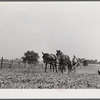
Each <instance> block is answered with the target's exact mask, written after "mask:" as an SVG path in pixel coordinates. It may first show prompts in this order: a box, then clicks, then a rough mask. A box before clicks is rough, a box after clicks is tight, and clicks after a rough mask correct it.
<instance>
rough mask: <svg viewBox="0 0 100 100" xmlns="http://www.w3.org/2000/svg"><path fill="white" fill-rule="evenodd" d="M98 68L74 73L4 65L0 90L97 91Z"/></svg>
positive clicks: (1, 71) (41, 65) (39, 65)
mask: <svg viewBox="0 0 100 100" xmlns="http://www.w3.org/2000/svg"><path fill="white" fill-rule="evenodd" d="M98 69H99V66H96V65H89V66H87V67H86V68H85V67H84V66H80V67H78V68H77V69H76V73H74V72H72V73H70V74H68V73H67V71H66V72H64V73H63V74H62V73H56V72H50V70H49V68H48V69H47V73H45V72H44V65H43V64H41V63H40V64H37V65H34V66H30V65H27V66H26V67H24V65H23V64H21V65H20V66H17V65H16V66H14V67H12V68H9V67H7V65H4V67H3V69H0V88H1V89H16V88H17V89H91V88H92V89H99V88H100V76H99V75H98V73H97V70H98Z"/></svg>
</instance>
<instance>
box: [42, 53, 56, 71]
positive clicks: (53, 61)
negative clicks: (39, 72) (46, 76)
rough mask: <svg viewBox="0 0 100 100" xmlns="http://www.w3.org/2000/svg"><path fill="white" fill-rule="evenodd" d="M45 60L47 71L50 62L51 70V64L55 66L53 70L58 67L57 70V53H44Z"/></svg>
mask: <svg viewBox="0 0 100 100" xmlns="http://www.w3.org/2000/svg"><path fill="white" fill-rule="evenodd" d="M42 54H43V56H42V58H43V62H44V63H45V72H46V70H47V65H48V64H50V71H51V66H52V67H53V72H54V69H56V72H57V67H56V55H54V54H48V53H43V52H42Z"/></svg>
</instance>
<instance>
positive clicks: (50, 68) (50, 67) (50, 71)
mask: <svg viewBox="0 0 100 100" xmlns="http://www.w3.org/2000/svg"><path fill="white" fill-rule="evenodd" d="M50 72H51V64H50Z"/></svg>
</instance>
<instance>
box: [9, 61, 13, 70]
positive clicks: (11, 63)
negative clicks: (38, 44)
mask: <svg viewBox="0 0 100 100" xmlns="http://www.w3.org/2000/svg"><path fill="white" fill-rule="evenodd" d="M12 66H13V60H11V62H10V66H9V68H12Z"/></svg>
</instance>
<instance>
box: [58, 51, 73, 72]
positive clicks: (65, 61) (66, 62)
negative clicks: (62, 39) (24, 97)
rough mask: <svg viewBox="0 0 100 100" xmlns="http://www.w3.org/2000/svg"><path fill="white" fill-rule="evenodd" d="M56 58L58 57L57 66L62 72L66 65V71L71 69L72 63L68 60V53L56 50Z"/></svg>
mask: <svg viewBox="0 0 100 100" xmlns="http://www.w3.org/2000/svg"><path fill="white" fill-rule="evenodd" d="M56 52H57V53H56V55H57V58H58V59H59V68H60V70H61V72H62V73H63V72H64V71H65V70H66V67H65V66H67V67H68V73H69V72H71V71H72V64H71V61H70V57H69V56H68V55H65V54H63V52H61V51H60V50H56Z"/></svg>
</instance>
